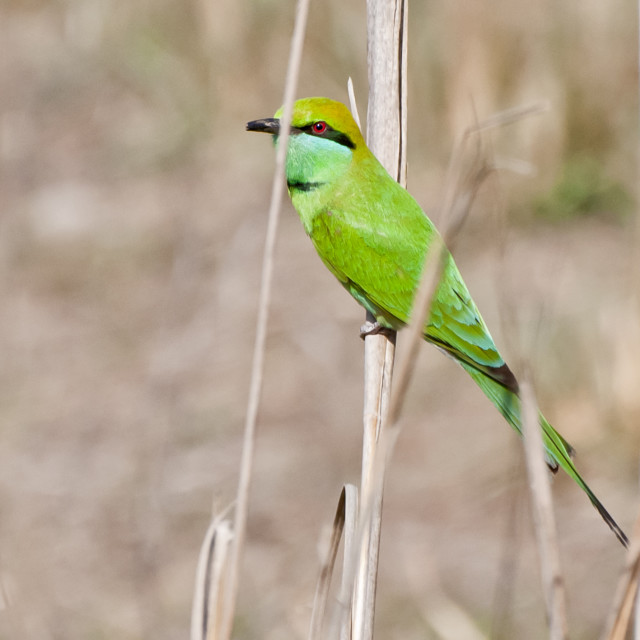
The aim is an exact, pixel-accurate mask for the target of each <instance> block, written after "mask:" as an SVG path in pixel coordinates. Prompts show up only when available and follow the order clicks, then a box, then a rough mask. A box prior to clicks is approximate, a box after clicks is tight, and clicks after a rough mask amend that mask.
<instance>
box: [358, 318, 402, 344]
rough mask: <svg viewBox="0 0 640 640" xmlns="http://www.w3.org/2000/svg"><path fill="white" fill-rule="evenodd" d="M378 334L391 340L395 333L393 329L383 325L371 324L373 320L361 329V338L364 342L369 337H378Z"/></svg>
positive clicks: (368, 321)
mask: <svg viewBox="0 0 640 640" xmlns="http://www.w3.org/2000/svg"><path fill="white" fill-rule="evenodd" d="M378 334H382V335H384V336H387V338H391V337H392V336H393V335H394V334H395V331H394V330H393V329H389V327H385V326H384V325H381V324H380V323H379V322H377V321H376V322H371V320H367V321H366V322H365V323H364V324H363V325H362V326H361V327H360V337H361V338H362V339H363V340H364V339H365V338H366V337H367V336H377V335H378Z"/></svg>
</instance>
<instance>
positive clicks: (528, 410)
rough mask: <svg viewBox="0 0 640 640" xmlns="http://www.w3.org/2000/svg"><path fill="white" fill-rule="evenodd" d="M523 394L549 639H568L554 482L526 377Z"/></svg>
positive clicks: (528, 461)
mask: <svg viewBox="0 0 640 640" xmlns="http://www.w3.org/2000/svg"><path fill="white" fill-rule="evenodd" d="M520 397H521V400H522V432H523V435H524V448H525V454H526V460H527V472H528V474H529V487H530V490H531V501H532V507H533V516H534V518H533V519H534V523H535V531H536V538H537V541H538V551H539V557H540V568H541V573H542V582H543V589H544V594H545V603H546V607H547V617H548V622H549V638H550V639H551V640H564V639H565V638H567V613H566V604H565V588H564V579H563V577H562V572H561V569H560V552H559V549H558V536H557V533H556V524H555V518H554V515H553V500H552V498H551V485H550V483H549V471H548V469H547V464H546V462H545V458H544V445H543V442H542V433H541V430H540V422H539V418H538V415H539V414H538V406H537V404H536V401H535V397H534V395H533V390H532V389H531V385H530V384H529V382H528V381H527V380H524V381H523V383H522V384H521V385H520Z"/></svg>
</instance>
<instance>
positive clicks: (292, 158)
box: [247, 98, 627, 545]
mask: <svg viewBox="0 0 640 640" xmlns="http://www.w3.org/2000/svg"><path fill="white" fill-rule="evenodd" d="M280 115H281V111H279V112H278V113H276V116H275V118H267V119H265V120H257V121H254V122H250V123H249V124H248V125H247V129H248V130H250V131H266V132H267V133H271V134H273V135H274V136H275V139H276V141H277V136H278V133H279V119H278V118H279V116H280ZM286 175H287V183H288V186H289V194H290V196H291V200H292V202H293V205H294V207H295V208H296V210H297V211H298V214H299V215H300V219H301V220H302V223H303V225H304V228H305V230H306V232H307V233H308V235H309V236H310V238H311V241H312V242H313V244H314V246H315V248H316V251H317V252H318V255H319V256H320V258H321V259H322V261H323V262H324V263H325V265H326V266H327V267H328V269H329V270H330V271H331V272H332V273H333V274H334V275H335V276H336V278H337V279H338V280H339V281H340V282H341V283H342V285H343V286H344V287H345V288H346V289H347V291H349V293H350V294H351V295H352V296H353V297H354V298H355V299H356V300H357V301H358V302H359V303H360V304H361V305H362V306H363V307H365V308H366V309H367V310H368V311H370V312H371V313H372V314H373V316H374V317H375V318H376V320H377V321H378V323H380V324H381V325H382V326H386V327H388V328H392V329H401V328H402V327H403V326H404V325H405V324H406V323H408V321H409V317H410V314H411V308H412V304H413V298H414V295H415V292H416V289H417V287H418V284H419V281H420V277H421V274H422V269H423V265H424V262H425V258H426V256H427V254H428V252H429V249H430V247H431V246H432V245H433V242H434V238H436V237H437V236H438V231H437V230H436V229H435V227H434V226H433V224H432V222H431V221H430V220H429V218H427V216H426V215H425V214H424V212H423V211H422V209H421V208H420V206H419V205H418V204H417V202H416V201H415V200H414V199H413V198H412V196H411V195H410V194H409V193H408V192H407V191H406V190H405V189H404V188H402V187H401V186H400V185H399V184H398V183H397V182H395V180H393V178H391V176H390V175H389V174H388V173H387V171H386V170H385V169H384V167H382V165H381V164H380V163H379V162H378V160H377V159H376V158H375V156H374V155H373V154H372V153H371V151H369V149H368V148H367V146H366V144H365V142H364V139H363V138H362V134H361V133H360V130H359V129H358V127H357V125H356V123H355V122H354V120H353V118H352V117H351V114H350V113H349V111H348V109H347V108H346V107H345V106H344V105H342V104H340V103H339V102H335V101H333V100H328V99H326V98H306V99H304V100H298V101H297V102H296V103H295V105H294V111H293V117H292V123H291V134H290V138H289V145H288V153H287V163H286ZM424 337H425V339H426V340H427V341H429V342H432V343H433V344H435V345H437V346H438V347H439V348H441V349H443V350H444V351H445V352H447V353H448V354H449V355H451V356H452V357H453V358H454V359H456V360H457V361H458V362H459V363H460V365H461V366H462V367H464V369H465V370H466V371H467V372H468V373H469V375H470V376H471V377H472V378H473V380H474V381H475V382H476V384H478V386H479V387H480V388H481V389H482V391H483V392H484V393H485V395H486V396H487V397H488V398H489V399H490V400H491V402H493V404H494V405H495V406H496V407H497V408H498V410H499V411H500V412H501V413H502V415H503V416H504V417H505V419H506V420H507V421H508V422H509V423H510V424H511V426H512V427H513V428H514V429H516V431H518V433H521V428H522V427H521V416H520V399H519V397H518V383H517V381H516V379H515V377H514V376H513V374H512V373H511V371H510V370H509V368H508V367H507V365H506V363H505V362H504V360H503V359H502V357H501V356H500V354H499V352H498V350H497V348H496V346H495V344H494V342H493V339H492V337H491V334H490V333H489V330H488V329H487V326H486V325H485V323H484V321H483V319H482V317H481V315H480V312H479V311H478V309H477V307H476V305H475V303H474V302H473V300H472V299H471V296H470V295H469V292H468V290H467V287H466V286H465V284H464V282H463V280H462V277H461V276H460V273H459V271H458V268H457V267H456V264H455V262H454V260H453V258H452V256H451V255H450V254H448V253H447V255H446V257H445V261H444V269H443V273H442V276H441V279H440V282H439V284H438V286H437V288H436V291H435V294H434V297H433V300H432V303H431V308H430V312H429V317H428V320H427V322H426V324H425V326H424ZM540 425H541V427H542V430H543V440H544V444H545V447H546V450H547V457H548V461H549V466H550V467H551V468H552V469H554V470H555V469H557V467H558V465H559V466H561V467H562V468H563V469H564V470H565V471H566V472H567V473H568V474H569V475H570V476H571V477H572V478H573V479H574V480H575V481H576V482H577V483H578V485H579V486H580V487H581V488H582V489H583V490H584V491H585V492H586V493H587V495H588V497H589V499H590V500H591V502H592V503H593V505H594V506H595V507H596V509H597V510H598V511H599V513H600V514H601V515H602V517H603V518H604V520H605V521H606V522H607V524H608V525H609V526H610V527H611V529H612V530H613V531H614V533H615V534H616V536H617V537H618V539H619V540H620V541H621V542H622V543H623V544H625V545H626V544H627V538H626V536H625V535H624V533H623V532H622V530H621V529H620V528H619V527H618V525H617V524H616V523H615V521H614V520H613V518H612V517H611V516H610V515H609V513H608V512H607V511H606V509H605V508H604V506H603V505H602V504H601V503H600V502H599V500H598V499H597V498H596V496H595V495H594V494H593V492H592V491H591V490H590V489H589V487H588V486H587V485H586V483H585V482H584V480H583V479H582V478H581V477H580V475H579V474H578V471H577V470H576V468H575V466H574V464H573V462H572V460H571V453H572V449H571V447H570V446H569V445H568V443H567V442H566V441H565V440H564V439H563V438H562V437H561V436H560V435H559V434H558V433H557V432H556V431H555V430H554V429H553V427H551V425H550V424H549V423H548V422H547V421H546V420H545V418H544V417H543V416H542V415H540Z"/></svg>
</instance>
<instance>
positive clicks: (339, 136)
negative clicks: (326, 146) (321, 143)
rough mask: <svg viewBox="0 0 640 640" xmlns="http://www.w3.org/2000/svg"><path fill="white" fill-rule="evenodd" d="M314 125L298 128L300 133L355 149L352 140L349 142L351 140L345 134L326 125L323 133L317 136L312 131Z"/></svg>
mask: <svg viewBox="0 0 640 640" xmlns="http://www.w3.org/2000/svg"><path fill="white" fill-rule="evenodd" d="M314 124H316V122H312V123H310V124H308V125H305V126H304V127H300V131H302V132H304V133H307V134H309V135H310V136H316V137H322V138H327V139H329V140H333V141H334V142H337V143H338V144H341V145H343V146H345V147H348V148H349V149H355V148H356V145H355V144H354V143H353V140H351V138H350V137H349V136H348V135H347V134H346V133H342V132H341V131H336V130H335V129H334V128H333V127H331V126H330V125H328V124H327V125H326V127H327V128H326V129H325V130H324V132H323V133H320V134H317V133H316V132H315V131H314V130H313V125H314ZM325 124H326V123H325Z"/></svg>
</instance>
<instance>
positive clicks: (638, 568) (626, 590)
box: [602, 514, 640, 640]
mask: <svg viewBox="0 0 640 640" xmlns="http://www.w3.org/2000/svg"><path fill="white" fill-rule="evenodd" d="M639 581H640V514H639V515H638V518H637V519H636V522H635V525H634V527H633V536H632V538H631V541H630V543H629V550H628V551H627V558H626V562H625V567H624V571H623V573H622V575H621V576H620V580H619V582H618V586H617V587H616V594H615V597H614V600H613V606H612V609H611V613H610V614H609V621H608V624H607V629H606V631H605V633H604V635H603V636H602V638H603V640H625V638H626V637H627V634H628V631H629V627H630V625H631V620H632V618H633V617H634V615H633V614H634V611H635V618H636V619H637V617H638V615H637V599H638V595H639V592H638V582H639ZM634 605H635V606H634ZM636 636H637V634H636Z"/></svg>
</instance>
